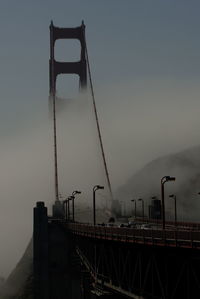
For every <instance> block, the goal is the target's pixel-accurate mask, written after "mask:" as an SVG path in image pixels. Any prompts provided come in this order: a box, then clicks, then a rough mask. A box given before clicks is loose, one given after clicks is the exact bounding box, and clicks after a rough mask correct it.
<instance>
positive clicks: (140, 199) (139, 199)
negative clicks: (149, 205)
mask: <svg viewBox="0 0 200 299" xmlns="http://www.w3.org/2000/svg"><path fill="white" fill-rule="evenodd" d="M138 201H141V202H142V218H143V222H144V200H143V199H142V198H138Z"/></svg>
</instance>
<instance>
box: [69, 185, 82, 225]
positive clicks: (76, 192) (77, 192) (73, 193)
mask: <svg viewBox="0 0 200 299" xmlns="http://www.w3.org/2000/svg"><path fill="white" fill-rule="evenodd" d="M76 194H81V191H77V190H75V191H73V192H72V195H71V197H72V219H73V222H74V220H75V217H74V199H75V195H76Z"/></svg>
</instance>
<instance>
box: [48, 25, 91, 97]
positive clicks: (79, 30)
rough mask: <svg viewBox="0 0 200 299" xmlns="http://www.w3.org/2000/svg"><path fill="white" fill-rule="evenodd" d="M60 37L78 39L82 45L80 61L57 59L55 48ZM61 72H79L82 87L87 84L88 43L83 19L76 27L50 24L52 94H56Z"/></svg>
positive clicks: (50, 85)
mask: <svg viewBox="0 0 200 299" xmlns="http://www.w3.org/2000/svg"><path fill="white" fill-rule="evenodd" d="M58 39H78V40H79V41H80V45H81V55H80V61H76V62H59V61H56V60H55V56H54V53H55V52H54V48H55V42H56V40H58ZM60 74H77V75H78V76H79V79H80V88H81V89H84V88H86V86H87V64H86V43H85V25H84V22H83V21H82V24H81V26H79V27H75V28H59V27H55V26H54V25H53V22H52V21H51V24H50V60H49V89H50V90H49V91H50V96H53V95H55V94H56V79H57V76H58V75H60Z"/></svg>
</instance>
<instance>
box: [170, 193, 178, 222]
mask: <svg viewBox="0 0 200 299" xmlns="http://www.w3.org/2000/svg"><path fill="white" fill-rule="evenodd" d="M169 197H171V198H173V199H174V223H175V226H177V208H176V195H174V194H171V195H169Z"/></svg>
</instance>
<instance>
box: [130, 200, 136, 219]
mask: <svg viewBox="0 0 200 299" xmlns="http://www.w3.org/2000/svg"><path fill="white" fill-rule="evenodd" d="M131 201H132V202H134V203H135V219H136V200H135V199H131Z"/></svg>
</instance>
